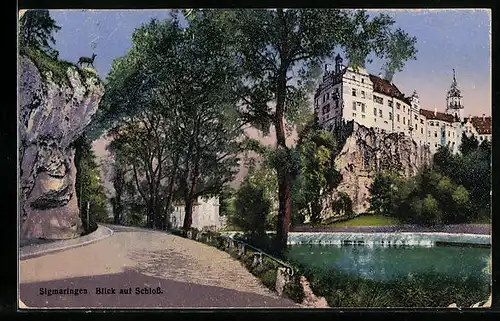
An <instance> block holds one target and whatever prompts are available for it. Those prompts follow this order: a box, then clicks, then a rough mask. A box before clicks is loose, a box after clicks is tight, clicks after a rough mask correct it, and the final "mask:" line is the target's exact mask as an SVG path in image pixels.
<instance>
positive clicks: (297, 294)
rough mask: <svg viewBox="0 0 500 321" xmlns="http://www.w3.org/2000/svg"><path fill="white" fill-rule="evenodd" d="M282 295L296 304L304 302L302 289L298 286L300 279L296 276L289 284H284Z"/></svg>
mask: <svg viewBox="0 0 500 321" xmlns="http://www.w3.org/2000/svg"><path fill="white" fill-rule="evenodd" d="M283 293H284V294H285V295H286V296H287V297H289V298H290V299H292V300H293V301H295V302H297V303H302V301H304V297H305V294H304V289H303V288H302V285H301V284H300V277H299V276H298V275H294V276H293V277H292V279H291V280H290V282H288V283H287V284H285V287H284V288H283Z"/></svg>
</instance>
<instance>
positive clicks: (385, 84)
mask: <svg viewBox="0 0 500 321" xmlns="http://www.w3.org/2000/svg"><path fill="white" fill-rule="evenodd" d="M370 80H371V81H372V83H373V91H375V92H378V93H381V94H384V95H387V96H390V97H394V98H398V99H400V100H402V101H404V102H406V103H407V104H408V105H410V101H409V98H408V97H405V95H404V94H403V93H402V92H401V91H400V90H399V89H398V87H396V85H394V84H393V83H391V82H390V81H388V80H386V79H383V78H380V77H377V76H375V75H371V74H370Z"/></svg>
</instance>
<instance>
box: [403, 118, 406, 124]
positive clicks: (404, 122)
mask: <svg viewBox="0 0 500 321" xmlns="http://www.w3.org/2000/svg"><path fill="white" fill-rule="evenodd" d="M403 125H406V118H405V117H403Z"/></svg>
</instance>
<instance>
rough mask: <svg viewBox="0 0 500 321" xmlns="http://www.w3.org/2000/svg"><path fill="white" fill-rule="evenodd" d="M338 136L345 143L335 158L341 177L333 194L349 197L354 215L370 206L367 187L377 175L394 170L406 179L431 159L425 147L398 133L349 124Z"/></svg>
mask: <svg viewBox="0 0 500 321" xmlns="http://www.w3.org/2000/svg"><path fill="white" fill-rule="evenodd" d="M339 134H340V136H341V137H343V139H345V144H344V147H343V148H342V151H341V152H340V153H339V155H338V156H337V157H336V159H335V167H336V168H337V170H339V171H340V173H341V174H342V182H341V183H340V185H339V186H338V188H337V192H344V193H346V194H347V195H349V197H350V198H351V200H352V202H353V211H354V212H355V213H358V214H359V213H363V212H366V211H367V210H368V208H369V206H370V201H369V197H370V193H369V190H368V188H369V187H370V185H371V183H372V182H373V179H374V177H375V175H376V174H377V172H380V171H384V170H397V171H399V172H400V173H402V174H403V175H404V176H406V177H409V176H412V175H415V174H416V173H417V171H418V169H419V168H420V167H421V166H423V165H424V164H427V163H429V161H430V159H431V158H430V151H429V149H428V148H427V147H424V146H418V145H417V143H416V142H415V141H413V140H412V139H411V138H410V137H407V136H405V135H403V134H402V133H385V132H384V131H382V130H380V129H378V128H368V127H365V126H362V125H359V124H358V123H355V122H352V121H351V122H349V123H347V124H346V125H345V126H344V129H343V130H342V132H341V133H339ZM326 201H327V202H328V201H331V200H326ZM326 208H330V207H329V206H328V207H326ZM329 214H330V215H329V216H330V217H331V215H332V214H331V213H329Z"/></svg>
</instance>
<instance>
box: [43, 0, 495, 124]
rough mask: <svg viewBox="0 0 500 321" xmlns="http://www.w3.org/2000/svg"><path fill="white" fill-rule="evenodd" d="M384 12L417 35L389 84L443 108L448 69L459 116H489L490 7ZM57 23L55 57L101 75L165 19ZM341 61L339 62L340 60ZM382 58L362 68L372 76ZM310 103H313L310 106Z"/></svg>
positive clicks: (128, 14)
mask: <svg viewBox="0 0 500 321" xmlns="http://www.w3.org/2000/svg"><path fill="white" fill-rule="evenodd" d="M368 13H369V14H373V15H375V14H378V13H386V14H389V15H390V16H392V17H393V18H394V20H395V21H396V23H395V25H394V27H395V28H402V29H403V30H405V31H406V32H407V33H409V34H410V35H411V36H415V37H416V38H417V44H416V47H417V49H418V53H417V59H416V60H411V61H408V62H407V63H406V65H405V67H404V69H403V71H402V72H399V73H396V74H395V76H394V78H393V83H394V84H395V85H396V86H397V87H398V88H399V89H400V90H401V91H402V92H403V93H405V94H407V95H410V94H411V93H412V92H413V90H416V91H417V93H418V95H419V98H420V103H421V107H422V108H424V109H428V110H434V108H437V110H438V111H443V112H444V109H445V99H446V93H447V91H448V89H449V88H450V85H451V81H452V77H453V71H452V69H455V71H456V77H457V82H458V86H459V88H460V89H461V90H462V94H463V96H464V98H463V104H464V106H465V108H464V116H468V115H478V116H480V115H482V114H486V115H487V116H489V115H491V109H492V106H491V12H490V11H489V10H483V9H481V10H474V9H453V10H440V9H437V10H436V9H435V10H427V9H426V10H414V9H408V10H368ZM50 14H51V16H52V17H53V18H54V19H55V20H56V23H57V24H58V25H59V26H61V30H60V31H59V32H58V33H57V34H56V35H55V39H56V45H55V48H56V49H57V50H59V57H60V58H61V59H64V60H68V61H72V62H77V61H78V58H79V57H80V56H88V57H90V56H92V53H95V54H96V55H97V56H96V58H95V62H94V66H95V68H96V71H97V73H98V74H99V75H100V76H101V77H102V78H103V79H104V78H105V77H106V75H107V73H108V72H109V70H110V69H111V65H112V62H113V60H114V59H116V58H118V57H121V56H124V55H125V54H126V52H127V50H128V49H129V48H130V47H131V37H132V34H133V32H134V30H135V29H136V28H137V27H139V26H140V25H141V24H143V23H147V22H149V21H150V20H151V19H152V18H157V19H167V18H168V17H169V12H168V10H50ZM345 61H346V60H344V62H345ZM381 66H382V62H381V61H380V60H377V59H375V60H374V62H373V63H372V64H370V65H367V68H366V69H367V70H368V71H369V72H370V73H372V74H375V75H377V74H378V73H379V72H380V71H381ZM311 107H312V106H311Z"/></svg>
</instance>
